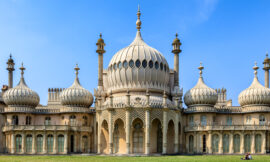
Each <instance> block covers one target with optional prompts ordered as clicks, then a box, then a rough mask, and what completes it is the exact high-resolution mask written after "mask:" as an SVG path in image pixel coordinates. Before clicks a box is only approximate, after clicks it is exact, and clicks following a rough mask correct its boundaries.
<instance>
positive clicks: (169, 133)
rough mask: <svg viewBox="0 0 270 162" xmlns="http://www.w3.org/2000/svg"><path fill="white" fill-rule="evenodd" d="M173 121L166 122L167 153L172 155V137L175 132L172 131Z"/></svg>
mask: <svg viewBox="0 0 270 162" xmlns="http://www.w3.org/2000/svg"><path fill="white" fill-rule="evenodd" d="M174 129H175V128H174V121H173V120H170V121H169V122H168V130H167V149H168V150H167V153H168V154H173V153H174V136H175V130H174Z"/></svg>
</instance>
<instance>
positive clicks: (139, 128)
mask: <svg viewBox="0 0 270 162" xmlns="http://www.w3.org/2000/svg"><path fill="white" fill-rule="evenodd" d="M132 126H133V133H132V150H133V153H143V152H144V136H143V135H144V131H143V122H142V120H141V119H138V118H137V119H135V120H134V121H133V123H132Z"/></svg>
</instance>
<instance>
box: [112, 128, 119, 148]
mask: <svg viewBox="0 0 270 162" xmlns="http://www.w3.org/2000/svg"><path fill="white" fill-rule="evenodd" d="M113 151H114V153H118V152H119V130H118V124H115V125H114V132H113Z"/></svg>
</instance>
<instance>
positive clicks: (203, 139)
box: [202, 134, 206, 153]
mask: <svg viewBox="0 0 270 162" xmlns="http://www.w3.org/2000/svg"><path fill="white" fill-rule="evenodd" d="M202 142H203V153H206V135H205V134H204V135H203V137H202Z"/></svg>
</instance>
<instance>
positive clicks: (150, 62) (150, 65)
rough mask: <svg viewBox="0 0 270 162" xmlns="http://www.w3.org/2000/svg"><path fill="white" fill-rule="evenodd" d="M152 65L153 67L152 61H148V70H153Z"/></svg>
mask: <svg viewBox="0 0 270 162" xmlns="http://www.w3.org/2000/svg"><path fill="white" fill-rule="evenodd" d="M153 65H154V64H153V61H152V60H150V61H149V67H150V69H152V68H153Z"/></svg>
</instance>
